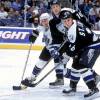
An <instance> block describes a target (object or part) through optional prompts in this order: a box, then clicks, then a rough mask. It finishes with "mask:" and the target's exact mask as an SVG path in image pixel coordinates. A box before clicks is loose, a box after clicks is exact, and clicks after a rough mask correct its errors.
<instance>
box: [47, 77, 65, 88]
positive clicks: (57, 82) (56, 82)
mask: <svg viewBox="0 0 100 100" xmlns="http://www.w3.org/2000/svg"><path fill="white" fill-rule="evenodd" d="M63 85H64V79H56V80H55V81H54V82H51V83H49V86H50V87H52V86H63Z"/></svg>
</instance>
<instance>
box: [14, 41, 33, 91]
mask: <svg viewBox="0 0 100 100" xmlns="http://www.w3.org/2000/svg"><path fill="white" fill-rule="evenodd" d="M31 48H32V42H31V43H30V46H29V50H28V54H27V58H26V61H25V65H24V69H23V74H22V77H21V81H22V80H23V77H24V74H25V70H26V67H27V63H28V59H29V55H30V51H31ZM21 88H22V86H21V82H20V85H19V86H13V90H20V89H21ZM24 88H27V87H25V86H24V87H23V89H24Z"/></svg>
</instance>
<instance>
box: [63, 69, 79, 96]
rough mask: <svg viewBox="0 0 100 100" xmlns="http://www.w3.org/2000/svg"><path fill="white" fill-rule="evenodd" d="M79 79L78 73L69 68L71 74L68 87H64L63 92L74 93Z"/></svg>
mask: <svg viewBox="0 0 100 100" xmlns="http://www.w3.org/2000/svg"><path fill="white" fill-rule="evenodd" d="M79 80H80V73H79V72H78V70H76V69H73V68H72V69H71V75H70V88H69V89H64V90H63V93H64V94H67V95H74V94H75V92H76V88H77V83H78V81H79Z"/></svg>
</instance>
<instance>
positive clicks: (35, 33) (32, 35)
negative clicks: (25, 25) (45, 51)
mask: <svg viewBox="0 0 100 100" xmlns="http://www.w3.org/2000/svg"><path fill="white" fill-rule="evenodd" d="M38 35H39V32H38V31H36V30H33V34H30V35H29V41H30V42H32V43H34V42H35V40H36V38H37V37H38Z"/></svg>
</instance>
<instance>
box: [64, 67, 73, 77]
mask: <svg viewBox="0 0 100 100" xmlns="http://www.w3.org/2000/svg"><path fill="white" fill-rule="evenodd" d="M70 76H71V69H69V68H67V69H66V73H64V77H65V78H70Z"/></svg>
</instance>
